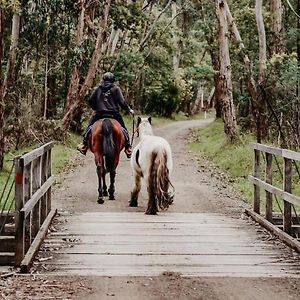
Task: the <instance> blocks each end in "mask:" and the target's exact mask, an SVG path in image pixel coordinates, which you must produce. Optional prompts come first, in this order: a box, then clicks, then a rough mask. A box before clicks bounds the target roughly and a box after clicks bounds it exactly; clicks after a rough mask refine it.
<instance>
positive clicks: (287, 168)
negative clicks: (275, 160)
mask: <svg viewBox="0 0 300 300" xmlns="http://www.w3.org/2000/svg"><path fill="white" fill-rule="evenodd" d="M283 176H284V178H283V179H284V181H283V190H284V191H285V192H288V193H291V192H292V160H291V159H289V158H284V174H283ZM283 203H284V207H283V230H284V231H285V232H286V233H288V234H291V232H292V209H291V207H292V206H291V203H289V202H288V201H286V200H284V201H283Z"/></svg>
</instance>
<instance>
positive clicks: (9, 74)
mask: <svg viewBox="0 0 300 300" xmlns="http://www.w3.org/2000/svg"><path fill="white" fill-rule="evenodd" d="M19 33H20V16H19V15H16V14H15V15H13V19H12V31H11V43H10V49H9V59H8V63H7V71H6V76H5V79H4V84H3V99H4V100H5V99H6V95H7V92H8V91H9V89H10V88H11V87H12V86H13V83H14V76H15V66H16V59H17V47H18V42H19Z"/></svg>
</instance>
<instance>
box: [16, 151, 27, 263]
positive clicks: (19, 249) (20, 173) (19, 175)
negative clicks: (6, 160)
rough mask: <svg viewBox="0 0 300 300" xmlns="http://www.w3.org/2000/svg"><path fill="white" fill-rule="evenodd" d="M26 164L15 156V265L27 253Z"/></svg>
mask: <svg viewBox="0 0 300 300" xmlns="http://www.w3.org/2000/svg"><path fill="white" fill-rule="evenodd" d="M23 185H24V166H23V161H22V160H21V159H20V156H18V157H16V158H15V227H16V244H15V266H19V265H20V264H21V261H22V259H23V257H24V255H25V249H24V214H23V213H22V212H21V209H22V208H23V205H24V203H23V201H24V193H23Z"/></svg>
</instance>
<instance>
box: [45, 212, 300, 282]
mask: <svg viewBox="0 0 300 300" xmlns="http://www.w3.org/2000/svg"><path fill="white" fill-rule="evenodd" d="M67 219H68V222H67V223H64V224H63V225H61V226H60V229H59V230H58V231H56V232H53V233H52V234H51V235H50V236H49V237H48V238H47V239H46V241H45V244H44V246H43V247H44V250H49V249H51V252H49V254H47V252H44V253H46V255H47V257H49V255H50V256H51V257H52V259H50V260H45V261H43V260H42V261H43V262H42V264H43V265H44V266H46V270H47V272H46V273H47V274H51V273H52V274H56V275H98V276H125V275H128V276H154V275H160V274H162V273H164V272H176V273H179V274H181V275H182V276H217V277H220V276H221V277H222V276H234V277H266V276H267V277H268V276H272V277H298V276H299V277H300V264H299V262H298V261H297V260H294V259H292V256H290V253H287V252H286V249H284V248H285V247H284V246H282V245H276V244H275V245H274V244H273V243H272V242H270V241H268V238H270V236H267V238H266V235H265V234H262V233H261V232H260V231H261V230H258V227H256V226H254V225H253V224H249V223H251V222H249V221H245V220H242V219H232V218H229V217H226V216H222V215H218V214H208V213H168V212H165V213H161V214H159V215H158V216H148V215H145V214H143V213H141V212H137V213H134V212H121V213H118V212H115V213H83V214H76V215H72V216H69V217H68V218H67ZM280 248H281V251H279V249H280ZM54 249H55V250H54Z"/></svg>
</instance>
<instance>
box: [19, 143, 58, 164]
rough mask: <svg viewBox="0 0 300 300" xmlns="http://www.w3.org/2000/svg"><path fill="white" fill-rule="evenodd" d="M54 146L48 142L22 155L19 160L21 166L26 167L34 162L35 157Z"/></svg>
mask: <svg viewBox="0 0 300 300" xmlns="http://www.w3.org/2000/svg"><path fill="white" fill-rule="evenodd" d="M53 146H54V142H49V143H47V144H45V145H43V146H41V147H39V148H37V149H34V150H32V151H30V152H28V153H26V154H24V155H22V157H21V159H22V162H23V166H26V165H27V164H29V163H30V162H32V161H33V160H35V159H36V158H37V157H39V156H42V155H43V154H44V153H45V152H47V151H48V150H50V149H51V148H52V147H53Z"/></svg>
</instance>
